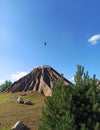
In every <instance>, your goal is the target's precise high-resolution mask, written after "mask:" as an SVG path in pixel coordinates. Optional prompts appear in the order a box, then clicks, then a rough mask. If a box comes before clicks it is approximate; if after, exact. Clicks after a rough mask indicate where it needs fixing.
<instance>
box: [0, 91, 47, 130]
mask: <svg viewBox="0 0 100 130" xmlns="http://www.w3.org/2000/svg"><path fill="white" fill-rule="evenodd" d="M12 95H15V96H16V97H19V96H20V95H21V93H14V94H8V93H6V94H0V130H10V128H11V127H12V126H13V125H14V124H15V123H16V122H17V121H22V122H23V123H24V124H26V125H27V126H28V127H29V128H30V129H31V130H38V126H39V123H40V118H41V113H42V108H43V107H44V105H45V104H44V99H45V97H44V96H42V95H40V94H39V93H37V92H32V93H30V92H27V93H26V96H22V98H23V99H24V101H26V100H31V101H32V102H33V103H34V105H25V104H18V103H17V98H14V99H12V98H11V96H12Z"/></svg>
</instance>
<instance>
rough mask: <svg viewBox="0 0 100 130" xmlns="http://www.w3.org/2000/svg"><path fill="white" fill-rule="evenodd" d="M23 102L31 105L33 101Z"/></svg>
mask: <svg viewBox="0 0 100 130" xmlns="http://www.w3.org/2000/svg"><path fill="white" fill-rule="evenodd" d="M24 104H26V105H33V103H32V102H31V101H25V102H24Z"/></svg>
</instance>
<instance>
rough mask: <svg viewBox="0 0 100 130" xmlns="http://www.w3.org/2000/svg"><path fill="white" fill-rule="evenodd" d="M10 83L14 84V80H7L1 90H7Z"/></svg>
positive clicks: (0, 86) (0, 87)
mask: <svg viewBox="0 0 100 130" xmlns="http://www.w3.org/2000/svg"><path fill="white" fill-rule="evenodd" d="M10 85H12V82H11V81H10V80H9V81H8V80H6V81H5V83H3V84H1V85H0V92H3V91H5V90H6V89H7V88H8V87H9V86H10Z"/></svg>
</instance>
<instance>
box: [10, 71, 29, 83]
mask: <svg viewBox="0 0 100 130" xmlns="http://www.w3.org/2000/svg"><path fill="white" fill-rule="evenodd" d="M27 74H28V73H27V72H16V73H15V74H11V78H10V79H11V81H12V82H14V81H17V80H19V79H20V78H22V77H23V76H25V75H27Z"/></svg>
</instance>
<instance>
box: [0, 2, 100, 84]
mask: <svg viewBox="0 0 100 130" xmlns="http://www.w3.org/2000/svg"><path fill="white" fill-rule="evenodd" d="M45 41H46V42H47V45H46V46H44V42H45ZM99 50H100V0H0V83H2V82H3V81H5V80H12V81H14V80H17V79H18V78H19V77H20V76H23V75H24V74H27V73H29V72H30V71H31V70H32V69H33V68H34V67H35V66H41V65H50V66H51V67H53V68H54V69H55V70H57V71H58V72H59V73H63V74H64V76H65V78H67V79H69V80H70V81H71V79H72V77H73V76H74V75H75V73H76V70H77V67H76V66H77V64H78V65H82V66H84V67H85V70H86V71H89V75H90V76H92V75H93V74H96V76H97V78H98V79H100V52H99Z"/></svg>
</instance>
